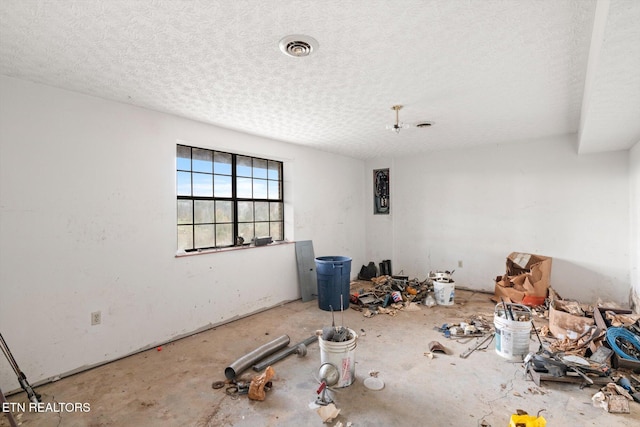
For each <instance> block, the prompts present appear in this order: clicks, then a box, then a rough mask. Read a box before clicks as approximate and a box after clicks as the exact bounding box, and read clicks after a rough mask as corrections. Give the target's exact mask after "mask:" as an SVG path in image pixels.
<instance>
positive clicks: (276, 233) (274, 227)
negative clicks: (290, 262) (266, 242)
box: [270, 222, 284, 240]
mask: <svg viewBox="0 0 640 427" xmlns="http://www.w3.org/2000/svg"><path fill="white" fill-rule="evenodd" d="M270 225H271V226H270V230H271V233H270V236H271V237H272V238H273V240H283V239H284V237H283V235H282V223H281V222H271V223H270Z"/></svg>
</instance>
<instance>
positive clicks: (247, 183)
mask: <svg viewBox="0 0 640 427" xmlns="http://www.w3.org/2000/svg"><path fill="white" fill-rule="evenodd" d="M236 185H237V188H236V195H237V197H240V198H243V199H250V198H251V195H252V194H253V192H252V191H251V178H237V181H236Z"/></svg>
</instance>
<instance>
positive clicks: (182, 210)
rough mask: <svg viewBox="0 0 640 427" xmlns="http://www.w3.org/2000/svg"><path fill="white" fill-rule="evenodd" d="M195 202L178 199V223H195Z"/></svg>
mask: <svg viewBox="0 0 640 427" xmlns="http://www.w3.org/2000/svg"><path fill="white" fill-rule="evenodd" d="M192 207H193V202H192V201H191V200H178V224H193V210H192Z"/></svg>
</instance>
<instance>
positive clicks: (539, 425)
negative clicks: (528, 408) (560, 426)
mask: <svg viewBox="0 0 640 427" xmlns="http://www.w3.org/2000/svg"><path fill="white" fill-rule="evenodd" d="M546 425H547V420H545V419H544V418H543V417H535V416H533V415H517V414H514V415H511V421H510V422H509V427H545V426H546Z"/></svg>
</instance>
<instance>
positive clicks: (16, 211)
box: [0, 77, 365, 391]
mask: <svg viewBox="0 0 640 427" xmlns="http://www.w3.org/2000/svg"><path fill="white" fill-rule="evenodd" d="M178 140H181V141H183V142H186V143H191V144H193V145H195V146H200V147H205V148H214V149H219V150H226V151H234V152H241V153H246V154H250V155H255V156H261V157H268V158H275V159H281V160H284V161H285V197H286V198H287V201H288V204H287V206H286V209H285V214H286V215H287V217H286V221H287V227H286V228H287V235H286V237H287V238H288V239H289V240H293V239H297V240H308V239H310V240H313V243H314V248H315V253H316V256H319V255H345V256H351V257H352V258H353V263H354V264H355V265H359V264H362V262H363V259H364V224H363V223H362V217H363V215H364V199H365V196H364V179H363V175H364V173H363V162H362V161H360V160H355V159H351V158H346V157H343V156H338V155H333V154H329V153H324V152H319V151H316V150H311V149H305V148H302V147H300V146H296V145H291V144H286V143H282V142H277V141H272V140H268V139H265V138H259V137H255V136H250V135H246V134H242V133H237V132H233V131H229V130H224V129H220V128H217V127H214V126H209V125H206V124H203V123H198V122H194V121H190V120H186V119H182V118H178V117H174V116H171V115H167V114H162V113H158V112H153V111H149V110H145V109H142V108H137V107H133V106H129V105H124V104H120V103H116V102H111V101H106V100H102V99H98V98H94V97H90V96H85V95H80V94H77V93H73V92H69V91H63V90H59V89H55V88H51V87H47V86H42V85H37V84H33V83H29V82H25V81H21V80H16V79H11V78H8V77H0V331H2V334H3V336H4V337H5V339H6V340H7V342H8V344H9V346H10V348H11V350H12V351H13V353H14V356H15V357H16V359H17V361H18V363H19V365H20V367H21V368H22V370H23V371H24V372H25V373H26V374H27V376H28V378H29V380H30V381H31V382H32V383H34V382H37V381H40V380H44V379H48V378H50V377H53V376H56V375H59V374H64V373H67V372H70V371H73V370H76V369H79V368H82V367H88V366H92V365H95V364H99V363H101V362H104V361H108V360H113V359H116V358H118V357H121V356H124V355H127V354H129V353H132V352H135V351H137V350H140V349H142V348H146V347H150V346H154V345H157V344H158V343H163V342H166V341H168V340H171V339H172V338H175V337H179V336H182V335H186V334H189V333H191V332H193V331H196V330H199V329H201V328H206V327H207V326H210V325H214V324H219V323H222V322H225V321H228V320H230V319H232V318H234V317H237V316H243V315H246V314H249V313H252V312H255V311H258V310H261V309H264V308H267V307H271V306H274V305H277V304H279V303H281V302H283V301H288V300H293V299H296V298H299V291H298V281H297V272H296V261H295V247H294V245H293V244H284V245H279V246H269V247H263V248H253V249H245V250H238V251H230V252H219V253H215V254H203V255H195V256H188V257H181V258H176V257H175V253H176V226H175V224H176V201H175V150H176V148H175V146H176V142H177V141H178ZM97 310H100V311H101V312H102V324H101V325H99V326H90V313H91V312H93V311H97ZM292 338H293V337H292ZM2 359H4V358H2ZM0 384H2V385H3V386H2V387H3V389H4V390H5V391H8V390H10V389H12V387H14V388H18V384H17V381H16V379H15V375H14V374H13V372H12V371H11V370H10V368H9V366H8V364H7V363H6V361H4V360H0Z"/></svg>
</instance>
